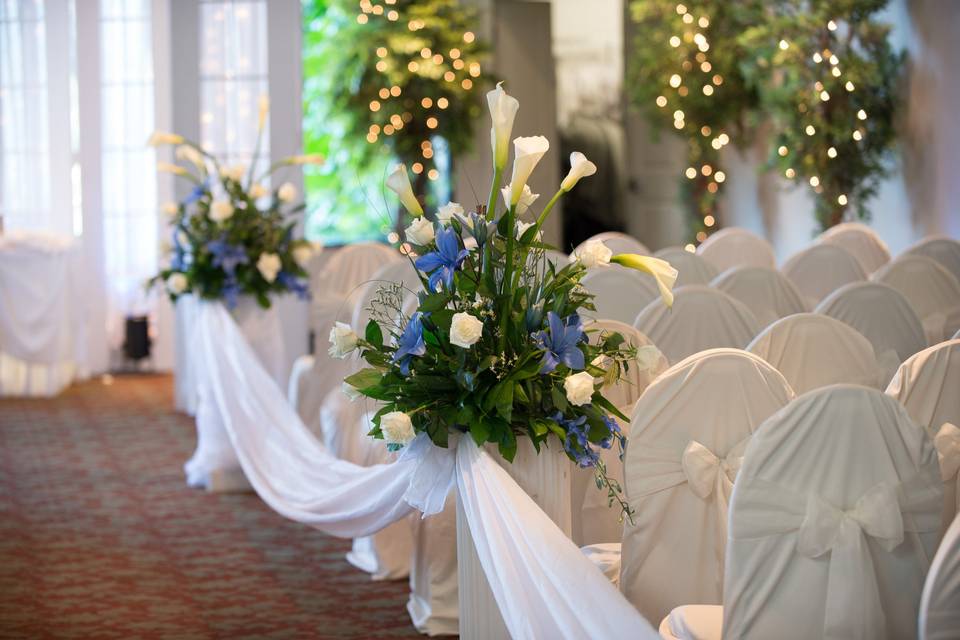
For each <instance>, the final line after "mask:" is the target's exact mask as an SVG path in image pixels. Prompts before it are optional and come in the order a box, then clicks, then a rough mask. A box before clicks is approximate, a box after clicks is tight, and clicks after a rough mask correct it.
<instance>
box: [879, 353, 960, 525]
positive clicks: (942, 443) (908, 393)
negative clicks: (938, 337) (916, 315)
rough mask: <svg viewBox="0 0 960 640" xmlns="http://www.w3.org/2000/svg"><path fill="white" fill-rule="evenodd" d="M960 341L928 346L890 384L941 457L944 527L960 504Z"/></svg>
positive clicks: (895, 396) (889, 388)
mask: <svg viewBox="0 0 960 640" xmlns="http://www.w3.org/2000/svg"><path fill="white" fill-rule="evenodd" d="M958 390H960V340H949V341H947V342H943V343H940V344H938V345H934V346H932V347H930V348H928V349H924V350H923V351H921V352H920V353H918V354H916V355H914V356H912V357H911V358H909V359H908V360H907V361H906V362H904V363H903V364H902V365H900V368H899V369H898V370H897V374H896V375H895V376H894V377H893V380H891V381H890V385H889V386H888V387H887V394H889V395H891V396H893V397H894V398H896V399H897V400H898V401H899V402H900V404H902V405H903V406H904V407H906V409H907V413H909V414H910V417H911V418H913V419H914V421H916V422H917V424H919V425H920V426H922V427H923V428H924V429H926V431H927V435H928V436H929V437H930V438H931V439H932V440H933V444H934V446H935V447H936V449H937V455H938V457H939V459H940V474H941V477H942V478H943V517H942V521H943V528H944V529H946V528H947V527H948V526H949V525H950V523H951V522H952V521H953V519H954V517H955V515H956V513H957V511H958V506H960V504H958V503H960V487H958V484H960V474H958V471H960V428H958V427H960V391H958Z"/></svg>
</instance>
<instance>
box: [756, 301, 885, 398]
mask: <svg viewBox="0 0 960 640" xmlns="http://www.w3.org/2000/svg"><path fill="white" fill-rule="evenodd" d="M747 351H749V352H750V353H753V354H755V355H758V356H760V357H761V358H763V359H764V360H766V361H767V362H769V363H770V364H771V365H772V366H773V367H774V368H776V370H777V371H779V372H780V373H782V374H783V377H784V378H786V379H787V382H789V383H790V386H791V387H793V390H794V391H795V392H796V393H797V394H803V393H806V392H807V391H810V390H812V389H818V388H820V387H827V386H830V385H831V384H838V383H844V382H845V383H848V384H862V385H863V386H865V387H874V388H881V387H882V386H883V385H884V384H885V383H886V377H884V375H883V372H882V371H881V369H880V365H879V363H878V362H877V356H876V355H875V354H874V353H873V345H871V344H870V341H869V340H867V339H866V338H864V337H863V336H862V335H860V334H859V333H858V332H857V330H856V329H854V328H853V327H851V326H850V325H847V324H844V323H842V322H840V321H839V320H834V319H833V318H831V317H829V316H825V315H821V314H819V313H798V314H796V315H793V316H787V317H786V318H783V319H782V320H778V321H776V322H774V323H773V324H772V325H770V326H769V327H767V328H766V329H764V330H763V332H761V333H760V335H758V336H757V337H756V338H754V339H753V342H751V343H750V344H749V346H747ZM881 378H882V379H881Z"/></svg>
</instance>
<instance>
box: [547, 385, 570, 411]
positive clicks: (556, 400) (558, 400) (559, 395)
mask: <svg viewBox="0 0 960 640" xmlns="http://www.w3.org/2000/svg"><path fill="white" fill-rule="evenodd" d="M550 397H551V398H552V399H553V406H555V407H556V408H557V409H559V410H560V411H561V412H563V411H566V410H567V406H568V405H567V397H566V396H565V395H563V392H562V391H560V389H558V388H557V387H550Z"/></svg>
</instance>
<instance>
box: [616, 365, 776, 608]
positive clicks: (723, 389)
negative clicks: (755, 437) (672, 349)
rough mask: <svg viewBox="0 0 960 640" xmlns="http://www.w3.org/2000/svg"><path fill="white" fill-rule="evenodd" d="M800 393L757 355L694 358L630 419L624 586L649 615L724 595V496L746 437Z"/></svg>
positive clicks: (655, 388)
mask: <svg viewBox="0 0 960 640" xmlns="http://www.w3.org/2000/svg"><path fill="white" fill-rule="evenodd" d="M792 398H793V391H792V390H791V389H790V385H789V384H787V381H786V380H785V379H784V378H783V376H781V375H780V374H779V373H778V372H777V371H776V370H775V369H774V368H773V367H771V366H770V365H768V364H767V363H766V362H764V361H763V360H761V359H760V358H758V357H756V356H754V355H751V354H749V353H746V352H745V351H739V350H736V349H713V350H710V351H704V352H702V353H698V354H696V355H693V356H690V357H689V358H687V359H686V360H684V361H683V362H680V363H679V364H676V365H674V366H673V367H671V368H670V369H668V370H667V371H666V372H665V373H664V374H662V375H661V376H660V377H659V378H658V379H657V380H656V381H655V382H654V383H653V384H652V385H650V387H648V388H647V390H646V392H645V393H644V394H643V396H642V397H641V398H640V400H639V402H638V403H637V405H636V408H635V409H634V412H633V415H632V417H631V433H630V442H629V446H628V447H627V454H626V460H625V465H626V477H625V489H626V494H627V500H628V502H629V503H630V506H631V507H632V509H633V510H634V512H635V516H634V524H632V525H631V524H629V523H626V524H624V531H623V566H622V569H621V573H620V589H621V591H623V593H624V594H625V595H626V596H627V598H628V599H629V600H630V601H631V602H632V603H633V604H634V606H636V607H637V608H638V609H639V610H640V612H641V613H642V614H643V615H644V616H645V617H646V618H647V619H649V620H660V619H661V618H663V616H665V615H666V614H667V613H668V612H669V611H670V610H671V609H672V608H673V607H675V606H678V605H679V604H682V603H685V602H703V603H715V604H719V603H720V602H721V601H722V593H723V591H722V582H723V555H724V544H725V542H726V538H727V535H726V513H727V500H728V499H729V495H730V490H731V489H732V486H733V480H734V478H735V477H736V473H737V469H738V468H739V466H740V458H741V456H743V451H744V448H745V447H746V443H747V441H748V439H749V437H750V435H751V433H753V431H754V430H755V429H756V428H757V427H758V426H759V425H760V423H761V422H762V421H763V420H764V419H765V418H767V417H768V416H770V415H772V414H773V413H775V412H776V411H778V410H779V409H781V408H782V407H784V406H785V405H786V404H787V403H788V402H789V401H790V400H791V399H792Z"/></svg>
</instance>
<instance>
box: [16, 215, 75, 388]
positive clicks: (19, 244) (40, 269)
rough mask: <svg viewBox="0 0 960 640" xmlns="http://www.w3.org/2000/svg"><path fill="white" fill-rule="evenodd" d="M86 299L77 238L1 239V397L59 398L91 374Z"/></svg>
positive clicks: (35, 235) (19, 235) (29, 235)
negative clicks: (74, 381) (77, 379)
mask: <svg viewBox="0 0 960 640" xmlns="http://www.w3.org/2000/svg"><path fill="white" fill-rule="evenodd" d="M83 301H84V295H83V264H82V257H81V252H80V248H79V246H78V244H77V243H76V241H75V240H74V239H73V238H70V237H67V236H59V235H53V234H40V233H26V232H14V233H10V234H7V235H2V236H0V396H54V395H56V394H58V393H60V391H62V390H63V389H64V388H65V387H67V386H68V385H69V384H70V383H71V382H72V381H73V380H74V379H76V378H82V377H86V376H87V375H88V370H87V369H88V365H87V357H86V342H87V341H86V317H85V313H84V302H83Z"/></svg>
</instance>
